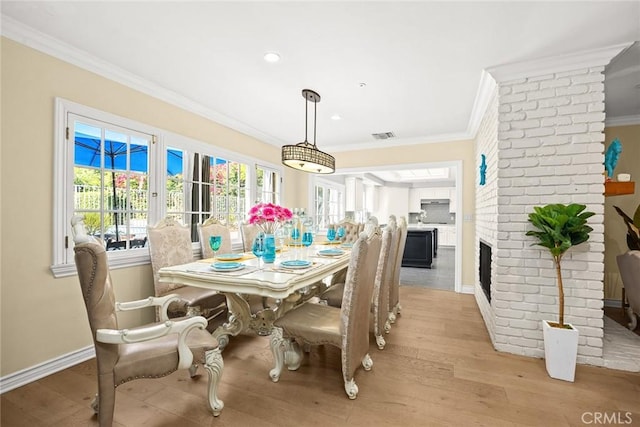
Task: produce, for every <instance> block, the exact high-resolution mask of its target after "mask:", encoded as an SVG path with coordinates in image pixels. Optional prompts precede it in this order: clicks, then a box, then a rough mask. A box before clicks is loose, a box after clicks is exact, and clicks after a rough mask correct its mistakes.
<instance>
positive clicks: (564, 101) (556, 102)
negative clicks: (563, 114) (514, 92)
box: [538, 96, 571, 108]
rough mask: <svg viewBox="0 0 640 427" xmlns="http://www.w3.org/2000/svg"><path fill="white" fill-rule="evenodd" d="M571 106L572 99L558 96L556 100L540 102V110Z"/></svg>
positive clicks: (542, 100)
mask: <svg viewBox="0 0 640 427" xmlns="http://www.w3.org/2000/svg"><path fill="white" fill-rule="evenodd" d="M569 104H571V98H570V97H568V96H558V97H555V98H548V99H541V100H540V101H538V105H539V106H540V108H547V107H560V106H563V105H569Z"/></svg>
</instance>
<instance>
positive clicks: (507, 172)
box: [498, 169, 524, 178]
mask: <svg viewBox="0 0 640 427" xmlns="http://www.w3.org/2000/svg"><path fill="white" fill-rule="evenodd" d="M517 176H524V171H523V170H522V169H500V170H498V177H499V178H513V177H517Z"/></svg>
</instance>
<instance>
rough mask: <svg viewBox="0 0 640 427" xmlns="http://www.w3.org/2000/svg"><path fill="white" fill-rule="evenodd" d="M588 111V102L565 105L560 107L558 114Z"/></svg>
mask: <svg viewBox="0 0 640 427" xmlns="http://www.w3.org/2000/svg"><path fill="white" fill-rule="evenodd" d="M589 105H591V104H589ZM586 112H587V104H577V105H567V106H564V107H558V115H565V114H581V113H586Z"/></svg>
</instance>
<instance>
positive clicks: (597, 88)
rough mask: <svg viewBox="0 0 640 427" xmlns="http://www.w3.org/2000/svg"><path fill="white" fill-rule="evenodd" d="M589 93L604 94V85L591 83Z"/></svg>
mask: <svg viewBox="0 0 640 427" xmlns="http://www.w3.org/2000/svg"><path fill="white" fill-rule="evenodd" d="M589 92H604V83H591V84H590V85H589Z"/></svg>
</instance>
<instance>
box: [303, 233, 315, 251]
mask: <svg viewBox="0 0 640 427" xmlns="http://www.w3.org/2000/svg"><path fill="white" fill-rule="evenodd" d="M312 243H313V233H312V232H311V231H305V232H304V233H303V234H302V244H303V245H305V246H307V247H308V246H311V244H312Z"/></svg>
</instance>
